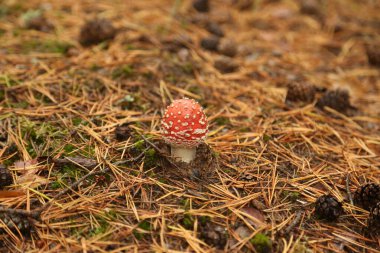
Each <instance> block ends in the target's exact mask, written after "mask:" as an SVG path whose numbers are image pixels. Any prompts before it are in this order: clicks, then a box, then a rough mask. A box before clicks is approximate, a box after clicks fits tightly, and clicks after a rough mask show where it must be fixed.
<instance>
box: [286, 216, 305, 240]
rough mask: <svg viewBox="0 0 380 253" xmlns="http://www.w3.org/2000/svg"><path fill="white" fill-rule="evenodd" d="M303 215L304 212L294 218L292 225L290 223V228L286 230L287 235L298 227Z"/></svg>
mask: <svg viewBox="0 0 380 253" xmlns="http://www.w3.org/2000/svg"><path fill="white" fill-rule="evenodd" d="M302 214H303V212H301V211H299V212H297V213H296V217H295V218H294V220H293V221H292V223H290V224H289V226H288V227H287V228H286V229H285V231H284V232H285V234H288V233H290V231H292V230H293V228H294V227H295V226H297V225H298V223H299V222H300V221H301V216H302Z"/></svg>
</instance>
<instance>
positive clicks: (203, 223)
mask: <svg viewBox="0 0 380 253" xmlns="http://www.w3.org/2000/svg"><path fill="white" fill-rule="evenodd" d="M210 220H211V219H210V217H209V216H201V217H200V218H199V222H200V223H201V224H202V225H206V224H207V222H209V221H210Z"/></svg>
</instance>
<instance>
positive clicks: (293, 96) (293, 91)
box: [286, 83, 316, 102]
mask: <svg viewBox="0 0 380 253" xmlns="http://www.w3.org/2000/svg"><path fill="white" fill-rule="evenodd" d="M315 92H316V89H315V86H314V85H311V84H309V83H290V84H289V85H288V93H287V94H286V101H303V102H312V101H313V100H314V97H315Z"/></svg>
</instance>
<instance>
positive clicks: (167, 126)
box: [161, 98, 208, 163]
mask: <svg viewBox="0 0 380 253" xmlns="http://www.w3.org/2000/svg"><path fill="white" fill-rule="evenodd" d="M161 124H162V131H161V133H162V135H163V137H164V139H165V141H166V142H167V143H169V144H170V146H171V154H172V156H173V157H176V158H179V159H180V160H181V161H183V162H186V163H190V162H191V161H192V160H193V159H194V158H195V154H196V148H197V146H198V145H199V143H201V142H202V141H203V140H204V138H205V137H206V134H207V132H208V122H207V117H206V115H205V114H204V112H203V109H202V107H201V106H200V105H199V104H198V103H197V102H196V101H194V100H193V99H188V98H183V99H177V100H174V101H173V103H171V105H169V106H168V107H167V108H166V111H165V114H164V116H163V118H162V122H161Z"/></svg>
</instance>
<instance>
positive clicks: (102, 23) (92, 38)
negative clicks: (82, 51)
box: [79, 19, 117, 46]
mask: <svg viewBox="0 0 380 253" xmlns="http://www.w3.org/2000/svg"><path fill="white" fill-rule="evenodd" d="M116 33H117V30H116V29H115V28H114V27H113V25H112V23H111V22H110V21H109V20H107V19H95V20H91V21H88V22H87V23H86V24H84V26H83V27H82V28H81V31H80V34H79V42H80V43H81V44H82V45H83V46H91V45H94V44H98V43H100V42H103V41H106V40H112V39H113V38H114V37H115V36H116Z"/></svg>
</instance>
